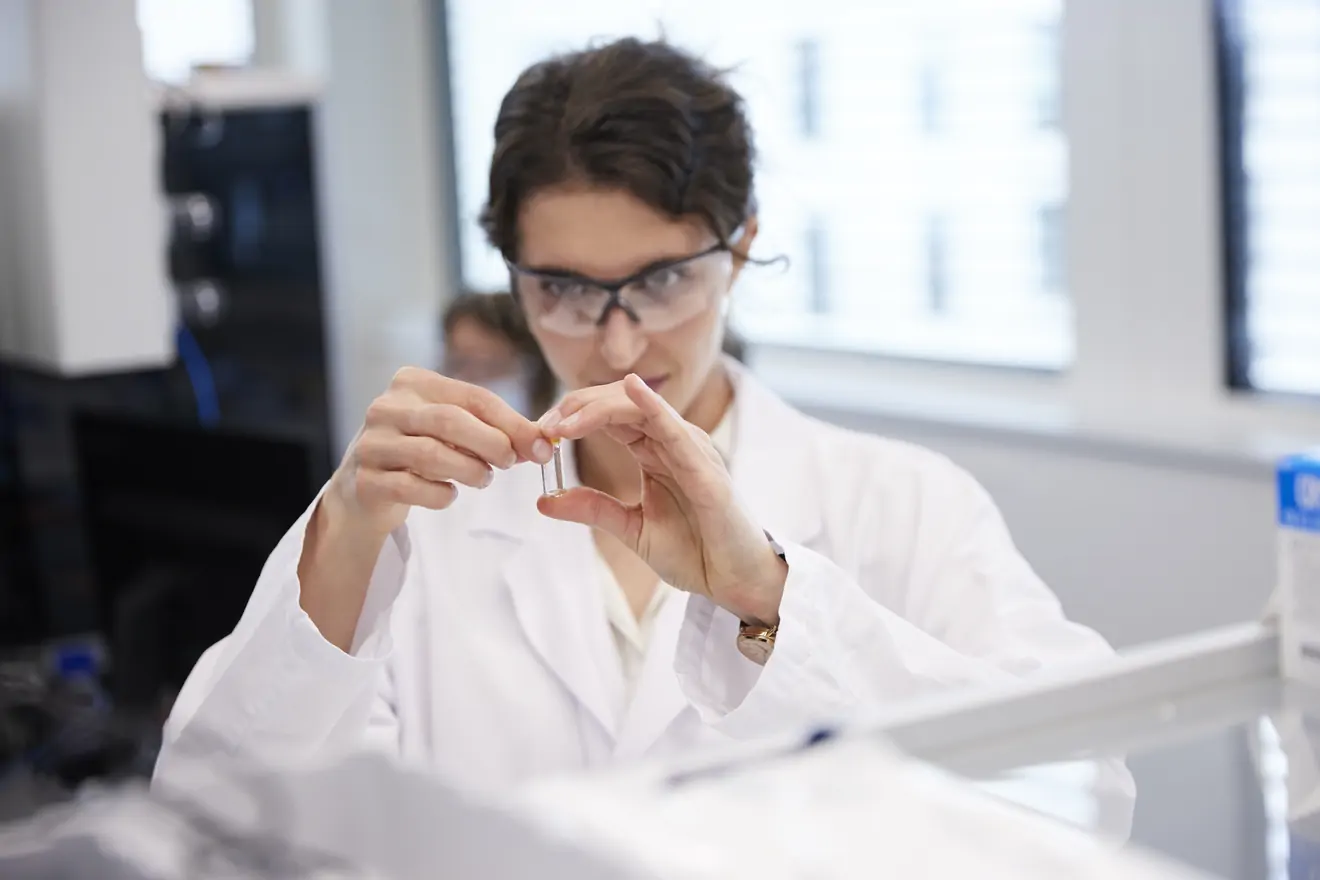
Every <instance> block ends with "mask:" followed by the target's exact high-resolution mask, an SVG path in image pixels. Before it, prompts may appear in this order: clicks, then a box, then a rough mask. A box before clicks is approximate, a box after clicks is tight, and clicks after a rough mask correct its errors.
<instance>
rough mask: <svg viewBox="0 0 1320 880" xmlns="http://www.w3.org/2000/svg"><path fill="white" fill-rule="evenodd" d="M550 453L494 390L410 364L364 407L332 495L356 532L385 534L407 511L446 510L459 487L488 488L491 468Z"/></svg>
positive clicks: (334, 479) (535, 430) (540, 460)
mask: <svg viewBox="0 0 1320 880" xmlns="http://www.w3.org/2000/svg"><path fill="white" fill-rule="evenodd" d="M552 452H553V450H552V448H551V446H550V443H549V442H548V441H547V440H546V439H545V437H544V436H542V434H541V431H540V429H539V428H538V427H537V425H536V424H535V423H534V422H532V421H530V420H528V419H527V418H525V417H524V416H523V415H522V414H521V413H519V412H517V411H516V410H514V409H513V408H512V407H510V406H509V405H508V404H507V403H505V402H504V401H503V400H502V399H500V397H499V396H498V395H496V394H494V393H493V392H491V391H488V390H486V389H485V388H481V387H479V386H476V385H469V384H468V383H466V382H460V381H459V380H457V379H450V378H448V377H447V376H442V375H440V374H439V373H435V372H432V371H430V370H423V369H418V368H414V367H405V368H404V369H402V370H400V371H399V372H398V373H396V374H395V376H394V379H393V381H391V382H390V387H389V388H388V389H386V391H385V393H384V394H382V395H381V396H380V397H377V398H376V400H375V401H373V402H372V404H371V406H370V407H369V408H368V409H367V416H366V420H365V422H364V424H363V426H362V430H361V431H360V432H359V434H358V436H357V438H356V439H355V440H354V441H353V444H352V446H351V447H350V448H349V450H348V453H347V454H346V455H345V456H344V460H343V461H342V462H341V463H340V465H339V468H338V470H337V471H336V472H335V474H334V476H333V477H332V478H331V486H330V490H331V492H333V493H334V495H335V496H336V501H337V502H338V506H339V507H340V509H341V511H342V512H343V513H345V514H346V515H347V516H349V517H350V518H351V520H352V522H353V524H354V525H355V526H356V527H357V528H358V529H361V530H362V531H363V532H365V533H368V534H372V535H379V536H381V537H383V536H384V535H386V534H388V533H389V532H390V531H391V530H392V529H394V528H395V527H397V526H399V525H400V524H402V522H403V520H404V518H405V517H406V516H407V514H408V509H409V508H411V507H413V506H418V507H426V508H430V509H432V510H443V509H444V508H446V507H448V506H449V505H450V504H453V502H454V499H455V497H457V494H458V488H457V487H458V485H459V484H461V485H464V486H471V487H473V488H475V489H482V488H485V487H486V486H488V485H490V482H491V480H492V479H493V477H494V472H493V469H494V468H500V469H501V470H503V469H507V468H510V467H513V465H515V464H517V463H518V462H520V461H536V462H537V463H544V462H547V461H549V460H550V457H551V455H552Z"/></svg>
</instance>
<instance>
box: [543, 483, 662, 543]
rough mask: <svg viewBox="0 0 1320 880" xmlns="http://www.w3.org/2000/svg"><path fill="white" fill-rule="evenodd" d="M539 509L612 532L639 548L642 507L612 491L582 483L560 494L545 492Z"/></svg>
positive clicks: (551, 514)
mask: <svg viewBox="0 0 1320 880" xmlns="http://www.w3.org/2000/svg"><path fill="white" fill-rule="evenodd" d="M536 509H537V510H539V511H540V512H541V513H542V514H544V515H545V516H548V517H550V518H551V519H559V520H563V521H564V522H574V523H581V524H582V525H584V526H590V527H592V528H593V529H600V530H601V531H602V532H606V533H607V534H610V535H613V536H614V537H616V538H618V539H619V540H620V541H622V542H623V544H624V546H626V547H628V548H630V549H632V550H634V551H635V550H636V549H637V539H638V536H639V535H640V534H641V511H640V510H639V509H638V508H637V507H635V506H630V505H627V504H624V503H623V502H622V501H620V500H619V499H617V498H615V497H614V496H613V495H607V494H605V493H604V492H601V491H599V490H596V489H590V488H587V487H585V486H579V487H576V488H573V489H568V490H565V491H563V492H560V493H559V494H557V495H542V496H541V497H540V498H539V499H537V502H536Z"/></svg>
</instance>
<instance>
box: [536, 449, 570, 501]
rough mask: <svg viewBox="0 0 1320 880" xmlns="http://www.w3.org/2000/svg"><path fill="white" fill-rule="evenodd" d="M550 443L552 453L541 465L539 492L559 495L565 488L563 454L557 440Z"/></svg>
mask: <svg viewBox="0 0 1320 880" xmlns="http://www.w3.org/2000/svg"><path fill="white" fill-rule="evenodd" d="M551 445H552V446H553V447H554V454H553V455H551V457H550V460H549V461H547V462H546V463H545V464H543V465H541V492H542V494H545V495H561V494H563V492H564V490H565V489H566V488H567V487H566V486H565V485H564V454H563V450H562V449H561V448H560V445H559V441H558V440H554V441H552V444H551Z"/></svg>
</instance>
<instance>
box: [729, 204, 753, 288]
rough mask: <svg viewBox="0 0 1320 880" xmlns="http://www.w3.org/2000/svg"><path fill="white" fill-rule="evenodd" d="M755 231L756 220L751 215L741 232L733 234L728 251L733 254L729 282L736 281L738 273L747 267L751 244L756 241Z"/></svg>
mask: <svg viewBox="0 0 1320 880" xmlns="http://www.w3.org/2000/svg"><path fill="white" fill-rule="evenodd" d="M757 229H758V226H757V218H756V215H755V214H752V215H751V216H750V217H748V218H747V220H746V222H744V223H743V225H742V227H741V231H740V232H738V233H735V238H734V239H733V240H732V241H730V242H729V250H731V251H732V252H733V278H732V279H731V282H732V281H737V280H738V273H739V272H741V271H742V270H743V266H746V265H747V259H748V258H749V257H750V256H751V254H752V243H753V242H754V241H756V232H757ZM730 286H732V284H731V285H730Z"/></svg>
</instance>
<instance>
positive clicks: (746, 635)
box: [738, 532, 788, 666]
mask: <svg viewBox="0 0 1320 880" xmlns="http://www.w3.org/2000/svg"><path fill="white" fill-rule="evenodd" d="M765 537H766V539H767V540H768V541H769V542H770V549H772V550H774V551H775V555H776V556H778V557H779V558H780V559H782V560H784V562H788V556H787V555H786V554H785V553H784V548H783V547H781V546H780V545H779V542H778V541H776V540H775V539H774V537H773V536H772V535H771V534H770V533H769V532H766V533H765ZM777 635H779V624H777V623H776V624H775V625H774V626H761V625H760V624H755V623H748V622H747V621H742V626H740V627H739V628H738V650H739V652H741V653H742V655H743V656H744V657H746V658H747V659H748V660H751V661H752V662H753V663H755V664H756V665H757V666H764V665H765V664H766V661H768V660H769V659H770V655H771V654H773V653H774V650H775V636H777Z"/></svg>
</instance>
